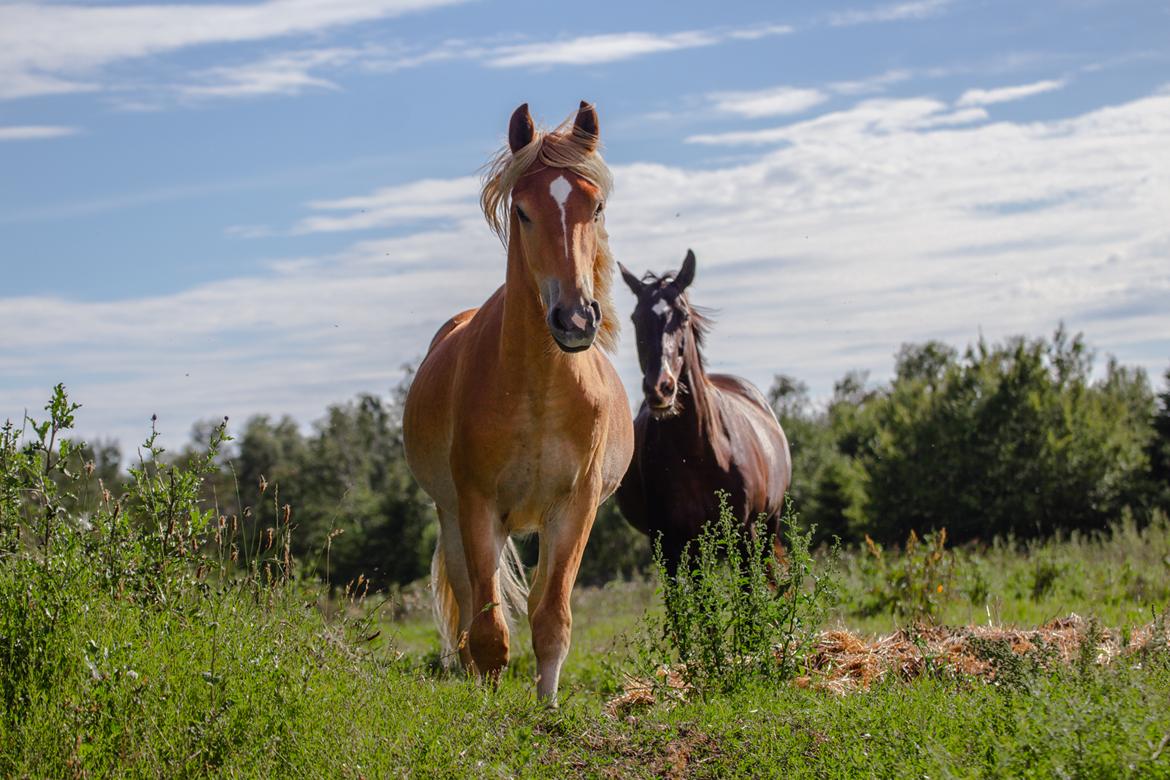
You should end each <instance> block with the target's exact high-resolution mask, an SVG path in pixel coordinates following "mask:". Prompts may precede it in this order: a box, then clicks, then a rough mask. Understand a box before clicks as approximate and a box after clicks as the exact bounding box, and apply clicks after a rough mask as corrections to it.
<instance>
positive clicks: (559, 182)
mask: <svg viewBox="0 0 1170 780" xmlns="http://www.w3.org/2000/svg"><path fill="white" fill-rule="evenodd" d="M572 191H573V185H571V184H569V180H568V179H566V178H565V175H564V174H563V173H562V174H561V175H560V176H558V177H556V178H555V179H553V180H552V184H550V185H548V194H549V195H552V199H553V200H555V201H556V202H557V206H558V207H559V208H560V210H561V230H562V232H563V233H564V236H565V257H568V256H569V216H568V212H567V211H565V205H566V204H567V203H568V202H569V194H570V193H571V192H572Z"/></svg>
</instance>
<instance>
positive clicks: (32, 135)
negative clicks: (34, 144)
mask: <svg viewBox="0 0 1170 780" xmlns="http://www.w3.org/2000/svg"><path fill="white" fill-rule="evenodd" d="M78 132H79V131H78V129H77V128H76V127H62V126H59V125H10V126H8V127H5V126H3V125H0V141H39V140H43V139H46V138H62V137H64V136H67V135H76V134H77V133H78Z"/></svg>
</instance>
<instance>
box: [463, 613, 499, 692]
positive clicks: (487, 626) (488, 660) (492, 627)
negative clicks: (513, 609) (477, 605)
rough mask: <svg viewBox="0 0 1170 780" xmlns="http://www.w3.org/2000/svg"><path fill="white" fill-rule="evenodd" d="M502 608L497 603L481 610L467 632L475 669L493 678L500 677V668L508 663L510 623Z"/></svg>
mask: <svg viewBox="0 0 1170 780" xmlns="http://www.w3.org/2000/svg"><path fill="white" fill-rule="evenodd" d="M502 609H503V608H502V607H501V606H500V605H498V604H497V605H493V606H491V607H490V608H488V609H485V610H484V611H482V612H480V613H479V614H478V615H476V616H475V618H474V619H473V620H472V621H471V628H470V630H469V631H468V632H467V644H468V645H469V649H470V650H471V660H472V661H473V662H474V664H475V670H476V672H478V673H479V674H480V675H483V676H484V677H486V678H488V679H491V680H496V679H498V678H499V676H500V670H501V669H503V668H504V667H505V666H507V665H508V625H507V623H505V622H504V617H503V614H502Z"/></svg>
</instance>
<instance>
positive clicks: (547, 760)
mask: <svg viewBox="0 0 1170 780" xmlns="http://www.w3.org/2000/svg"><path fill="white" fill-rule="evenodd" d="M934 541H936V542H937V540H934ZM940 550H942V548H941V547H939V546H938V545H935V546H932V545H931V544H930V543H929V540H927V541H923V542H922V543H920V544H919V545H918V546H917V547H916V548H915V549H914V550H911V551H910V552H908V553H903V552H890V551H877V550H875V549H874V548H869V549H866V548H863V549H860V550H855V551H851V552H848V553H847V554H846V555H845V556H844V558H843V561H842V574H841V577H842V601H841V604H840V606H839V607H838V609H837V611H836V613H835V614H834V616H833V618H832V620H831V621H830V624H829V625H828V626H826V628H829V629H833V628H848V629H851V630H853V631H855V632H859V633H863V634H870V635H877V634H884V633H887V632H890V631H892V630H894V629H895V628H897V627H905V626H910V625H912V624H913V623H914V621H915V620H917V619H919V618H920V617H922V616H924V615H931V614H933V616H934V617H935V619H937V620H939V621H941V622H943V623H950V624H956V625H958V624H980V625H986V624H988V623H989V622H990V623H994V624H996V625H1005V624H1020V625H1025V626H1036V625H1039V624H1042V623H1045V622H1048V621H1050V620H1052V619H1053V618H1058V617H1061V616H1066V615H1068V614H1070V613H1077V614H1079V615H1083V616H1091V617H1093V618H1096V619H1097V620H1099V621H1100V623H1101V624H1102V625H1104V626H1109V627H1112V628H1113V629H1116V630H1117V634H1116V636H1117V637H1118V638H1119V639H1118V641H1124V642H1128V641H1129V639H1130V638H1131V637H1132V636H1134V635H1135V633H1134V632H1135V631H1136V629H1138V627H1140V626H1144V625H1148V624H1150V623H1151V621H1152V620H1153V618H1154V616H1155V615H1156V614H1158V613H1159V611H1160V610H1163V609H1164V608H1165V607H1166V605H1167V603H1168V602H1170V526H1168V525H1167V524H1166V523H1165V521H1158V522H1155V523H1154V524H1153V525H1151V526H1150V527H1148V528H1146V529H1144V530H1138V529H1137V528H1136V527H1134V525H1133V524H1132V523H1126V522H1123V523H1121V524H1120V525H1119V526H1118V528H1117V530H1116V531H1115V532H1114V534H1112V535H1111V536H1109V537H1103V538H1097V539H1087V538H1079V537H1078V538H1074V539H1066V540H1062V541H1055V542H1049V543H1045V544H1038V545H1032V546H1031V547H1028V548H1025V549H1022V550H1021V549H1019V548H1017V547H1016V546H1013V545H1008V544H1002V545H996V546H992V547H991V548H989V549H985V550H982V551H979V552H966V551H960V552H958V553H949V552H946V551H945V550H943V551H942V554H941V555H939V556H937V557H936V556H935V553H936V552H939V551H940ZM0 572H4V574H5V576H8V575H10V574H11V573H12V571H10V570H6V569H2V568H0ZM68 576H69V577H72V578H73V579H71V580H70V581H68V582H62V583H61V587H62V588H72V589H74V590H71V591H69V592H70V593H71V594H72V597H71V598H72V601H70V602H69V603H70V604H71V605H72V606H71V607H70V608H69V610H68V615H69V619H68V620H67V621H63V622H62V623H61V624H60V625H56V626H54V627H53V632H52V634H51V639H52V646H51V647H50V648H49V649H48V650H49V651H51V655H50V656H49V657H50V659H51V663H49V664H47V665H44V666H43V667H37V668H35V669H34V668H30V669H29V670H28V679H27V680H25V681H24V682H26V683H28V684H27V685H26V686H25V687H24V688H22V689H21V690H24V691H26V696H25V698H24V699H23V700H21V701H20V702H19V705H18V707H14V708H12V709H10V710H8V711H7V712H6V713H4V715H3V716H0V775H3V776H10V777H107V776H119V777H203V776H215V777H294V776H295V777H299V778H317V777H321V778H333V777H349V778H358V777H365V778H377V777H398V776H413V777H495V776H499V777H513V776H517V777H566V776H596V777H657V776H672V777H726V776H749V777H858V776H866V777H869V776H875V777H931V778H938V777H1058V776H1062V777H1094V778H1097V777H1170V707H1167V706H1166V703H1167V702H1168V701H1170V653H1168V652H1167V651H1166V649H1165V647H1164V636H1163V645H1162V646H1161V647H1158V646H1157V643H1153V644H1151V646H1150V648H1149V649H1147V650H1146V651H1142V652H1137V653H1133V654H1128V655H1125V656H1124V657H1122V658H1121V659H1119V660H1115V661H1114V662H1113V663H1110V664H1108V665H1102V664H1099V663H1097V662H1096V657H1095V654H1089V653H1081V654H1080V656H1079V657H1078V658H1074V659H1073V661H1072V662H1070V663H1058V664H1048V665H1045V664H1042V663H1031V662H1020V661H1018V659H1017V658H1016V656H1014V655H1012V654H1010V653H1008V654H1006V655H1004V654H1000V655H998V656H997V655H996V653H995V651H994V650H988V658H989V659H990V661H991V662H992V663H994V664H997V665H998V668H999V669H1000V674H999V675H997V676H996V678H995V679H994V680H990V681H989V680H988V679H987V678H985V677H966V676H963V675H955V674H953V673H950V672H949V671H947V670H946V669H945V668H943V667H942V666H941V665H940V666H939V667H938V668H936V669H932V668H929V667H928V668H926V669H925V670H923V673H921V674H917V675H916V676H914V677H913V678H912V679H903V678H901V677H900V676H898V675H888V676H886V677H885V678H883V679H880V680H876V681H874V683H873V684H872V685H871V686H870V687H869V688H868V689H865V690H858V691H855V692H851V693H848V694H846V695H840V694H838V693H834V692H833V691H831V690H826V689H823V688H820V687H818V686H816V685H804V686H802V685H799V684H791V683H785V684H759V685H749V686H747V687H746V688H744V689H742V690H739V691H736V692H734V693H731V694H726V695H724V694H712V695H709V696H707V697H706V698H704V697H702V696H699V695H690V696H678V695H674V696H671V695H665V696H659V697H658V700H657V701H656V703H654V704H650V705H643V706H631V707H628V708H619V709H615V708H612V707H607V703H608V702H610V701H611V700H612V699H613V698H614V697H615V696H617V695H619V694H620V693H621V691H622V686H623V683H624V682H625V681H626V680H627V677H626V676H625V675H626V673H627V672H630V671H631V669H633V668H634V667H633V665H632V664H633V660H632V659H633V655H632V650H631V644H630V640H631V639H632V638H633V637H634V636H636V635H637V632H638V631H639V630H640V629H639V626H640V623H641V620H642V616H643V615H644V614H645V613H646V611H647V610H655V609H659V608H660V607H659V606H658V602H657V600H656V597H655V593H654V587H653V585H652V584H650V583H646V582H634V583H615V584H612V585H610V586H608V587H606V588H601V589H584V590H580V591H579V592H577V593H576V596H575V600H574V602H575V626H574V645H573V650H572V652H571V654H570V656H569V659H568V661H567V664H566V668H565V674H564V677H563V684H562V691H561V707H560V708H559V709H558V710H548V709H546V708H545V707H543V706H542V705H540V704H538V703H537V702H536V701H535V699H534V695H533V685H532V682H531V676H532V672H533V659H532V655H531V651H530V649H529V645H528V636H527V631H526V628H525V627H524V626H523V625H521V626H520V627H519V628H518V631H517V634H516V636H515V637H514V641H513V648H514V662H513V664H512V666H511V667H510V669H509V670H508V672H507V673H506V675H505V677H504V679H503V680H502V681H501V683H500V686H499V689H498V690H495V691H491V690H489V689H486V688H485V687H483V686H480V685H476V684H474V683H471V682H468V681H467V680H465V679H463V678H462V677H461V676H460V675H458V674H453V673H447V672H444V671H442V669H441V668H440V667H439V665H438V664H437V652H436V651H437V638H436V635H435V634H434V632H433V629H432V628H431V627H430V623H429V615H428V614H427V611H426V608H425V601H426V599H425V593H424V592H423V590H422V588H421V586H420V587H416V588H412V589H409V590H408V591H407V592H405V593H399V594H394V595H393V597H392V598H390V599H389V600H387V601H384V602H383V601H382V600H381V598H380V597H374V596H370V597H368V598H366V599H365V600H364V601H361V600H352V599H350V600H345V599H335V600H332V601H326V600H325V599H324V597H323V596H321V595H320V594H317V593H315V592H313V591H312V590H310V589H308V588H307V587H298V586H296V585H295V584H294V585H288V586H284V587H280V588H257V587H254V586H248V585H245V584H242V583H236V582H223V583H219V584H216V583H212V582H209V581H206V580H204V581H202V582H198V583H196V584H195V585H193V586H191V587H185V588H176V589H174V591H173V592H171V593H170V595H169V596H168V597H167V598H166V599H164V600H162V601H158V600H156V601H153V602H151V603H142V602H141V601H138V600H135V599H134V598H132V597H130V596H128V595H127V596H118V595H117V594H110V593H107V592H104V591H103V590H102V589H100V588H96V587H90V584H91V583H88V582H87V580H86V576H87V575H86V574H85V572H84V571H79V572H74V573H72V574H70V575H68ZM3 584H4V585H5V588H4V593H6V594H12V593H16V592H27V594H28V596H29V598H30V599H33V600H35V599H36V598H38V593H37V591H36V590H35V585H34V584H33V583H30V584H28V585H27V587H26V586H24V585H20V584H18V583H14V582H8V583H3ZM940 586H941V589H940ZM22 587H24V588H25V590H24V591H21V588H22ZM323 605H327V608H322V607H323ZM879 608H880V609H879ZM18 614H19V613H18V612H17V611H13V610H11V609H6V610H4V611H3V616H4V619H5V620H6V621H7V622H6V623H5V624H4V625H3V629H4V631H3V632H2V633H3V635H4V636H5V638H6V641H9V642H13V643H16V644H19V643H20V642H21V641H26V642H28V641H32V640H33V639H35V637H33V636H31V635H27V636H26V635H22V634H21V633H20V632H19V628H20V627H19V626H17V625H15V624H14V622H13V621H14V620H15V618H14V617H13V616H14V615H18ZM1084 625H1086V626H1088V625H1090V624H1089V623H1087V622H1086V623H1085V624H1084ZM1159 625H1160V624H1159ZM1088 630H1089V629H1088V628H1086V631H1088ZM1158 630H1162V629H1161V628H1159V629H1158ZM8 649H9V650H10V651H11V650H12V647H10V648H8ZM17 649H19V648H17ZM4 682H5V684H9V683H12V682H13V681H12V680H8V681H4ZM18 698H19V697H18Z"/></svg>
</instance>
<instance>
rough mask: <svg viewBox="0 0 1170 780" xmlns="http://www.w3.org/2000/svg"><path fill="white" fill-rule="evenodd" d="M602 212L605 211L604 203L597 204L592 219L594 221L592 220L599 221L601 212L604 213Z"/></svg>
mask: <svg viewBox="0 0 1170 780" xmlns="http://www.w3.org/2000/svg"><path fill="white" fill-rule="evenodd" d="M604 210H605V204H604V203H598V204H597V210H596V211H594V212H593V219H594V220H597V219H600V218H601V212H602V211H604Z"/></svg>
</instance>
